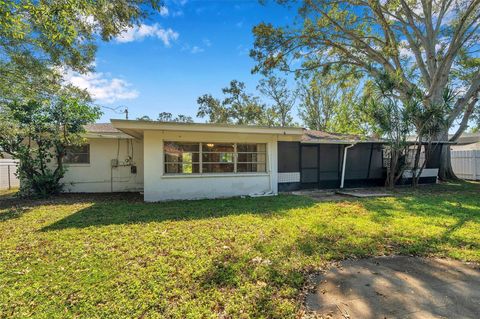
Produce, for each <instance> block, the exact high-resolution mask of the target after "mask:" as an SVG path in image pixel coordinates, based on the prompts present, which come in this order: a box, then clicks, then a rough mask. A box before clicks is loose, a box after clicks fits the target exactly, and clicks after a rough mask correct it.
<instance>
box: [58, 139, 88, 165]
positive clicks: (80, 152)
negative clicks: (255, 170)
mask: <svg viewBox="0 0 480 319" xmlns="http://www.w3.org/2000/svg"><path fill="white" fill-rule="evenodd" d="M63 162H64V163H65V164H90V144H85V145H81V146H69V147H67V150H66V153H65V156H64V157H63Z"/></svg>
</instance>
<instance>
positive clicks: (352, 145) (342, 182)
mask: <svg viewBox="0 0 480 319" xmlns="http://www.w3.org/2000/svg"><path fill="white" fill-rule="evenodd" d="M355 145H356V144H350V145H348V146H346V147H345V148H344V149H343V163H342V179H341V180H340V188H343V186H344V182H345V167H346V164H347V153H348V149H349V148H352V147H354V146H355Z"/></svg>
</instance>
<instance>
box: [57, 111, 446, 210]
mask: <svg viewBox="0 0 480 319" xmlns="http://www.w3.org/2000/svg"><path fill="white" fill-rule="evenodd" d="M86 130H87V133H86V136H85V137H86V141H87V142H86V144H85V145H83V146H81V147H75V148H71V149H69V151H68V152H67V156H66V158H65V165H66V166H67V167H68V171H67V173H66V175H65V178H64V180H63V182H64V183H65V190H66V191H68V192H128V191H143V194H144V199H145V201H161V200H171V199H195V198H215V197H229V196H240V195H249V194H265V193H271V194H277V193H278V192H279V191H291V190H297V189H303V188H342V187H358V186H366V185H383V184H384V181H385V176H386V166H385V159H384V157H385V150H384V144H385V142H384V141H382V140H380V139H365V138H360V137H357V136H351V135H340V134H331V133H325V132H320V131H310V130H305V129H303V128H296V127H283V128H280V127H261V126H242V125H223V124H200V123H170V122H169V123H166V122H155V121H140V120H111V123H106V124H92V125H89V126H87V127H86ZM437 173H438V161H435V160H434V159H433V160H430V162H429V163H427V164H426V169H425V170H424V173H423V175H422V178H421V182H436V178H437ZM407 177H408V176H407Z"/></svg>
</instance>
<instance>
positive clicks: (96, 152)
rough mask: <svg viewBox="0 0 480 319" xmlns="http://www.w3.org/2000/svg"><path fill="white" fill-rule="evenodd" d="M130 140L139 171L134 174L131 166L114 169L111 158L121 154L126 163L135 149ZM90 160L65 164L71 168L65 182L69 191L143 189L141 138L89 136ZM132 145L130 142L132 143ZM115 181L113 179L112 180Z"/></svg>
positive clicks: (91, 191)
mask: <svg viewBox="0 0 480 319" xmlns="http://www.w3.org/2000/svg"><path fill="white" fill-rule="evenodd" d="M127 141H129V142H128V143H130V142H131V143H133V162H134V164H135V165H136V166H137V174H132V173H131V171H130V166H119V167H116V168H113V169H111V160H112V159H115V158H117V150H118V160H119V163H120V164H122V163H124V161H125V159H126V158H127V156H128V155H129V154H130V155H131V153H132V150H131V147H129V149H128V150H127ZM87 142H88V144H90V164H65V166H66V167H67V172H66V174H65V177H64V178H63V180H62V182H63V183H64V185H65V187H64V190H65V192H73V193H98V192H111V191H112V186H113V191H114V192H130V191H141V190H142V189H143V141H141V140H137V139H126V138H122V139H120V148H118V145H119V142H118V139H117V138H89V139H87ZM129 145H130V144H129ZM112 181H113V183H112Z"/></svg>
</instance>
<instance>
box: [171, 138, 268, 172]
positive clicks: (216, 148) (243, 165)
mask: <svg viewBox="0 0 480 319" xmlns="http://www.w3.org/2000/svg"><path fill="white" fill-rule="evenodd" d="M266 151H267V145H266V144H254V143H241V144H240V143H192V142H171V141H165V142H164V153H165V173H167V174H195V173H197V174H208V173H257V172H266V170H267V165H266V163H267V153H266Z"/></svg>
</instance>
